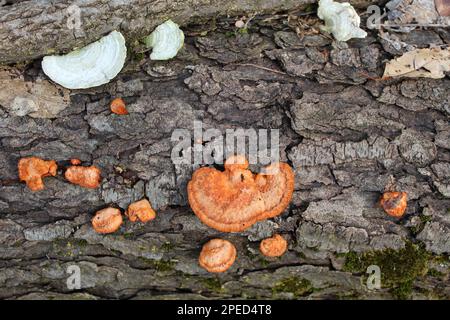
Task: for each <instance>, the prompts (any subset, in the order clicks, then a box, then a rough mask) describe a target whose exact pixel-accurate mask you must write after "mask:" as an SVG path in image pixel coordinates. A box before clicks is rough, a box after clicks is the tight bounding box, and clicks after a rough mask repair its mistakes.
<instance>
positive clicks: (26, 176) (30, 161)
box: [18, 157, 58, 191]
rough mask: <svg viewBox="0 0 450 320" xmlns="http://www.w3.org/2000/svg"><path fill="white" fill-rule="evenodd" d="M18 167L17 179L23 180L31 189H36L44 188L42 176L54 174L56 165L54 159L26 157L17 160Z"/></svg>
mask: <svg viewBox="0 0 450 320" xmlns="http://www.w3.org/2000/svg"><path fill="white" fill-rule="evenodd" d="M18 169H19V179H20V180H21V181H25V182H26V184H27V186H28V188H30V189H31V190H32V191H38V190H43V189H44V182H43V181H42V178H43V177H48V176H56V170H57V169H58V165H57V164H56V162H55V161H54V160H50V161H46V160H42V159H40V158H37V157H28V158H22V159H20V160H19V163H18Z"/></svg>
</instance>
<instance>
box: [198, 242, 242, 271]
mask: <svg viewBox="0 0 450 320" xmlns="http://www.w3.org/2000/svg"><path fill="white" fill-rule="evenodd" d="M234 260H236V248H235V246H234V245H233V244H232V243H231V242H230V241H227V240H223V239H212V240H210V241H208V242H207V243H206V244H205V245H204V246H203V248H202V251H201V252H200V257H199V259H198V262H199V264H200V266H201V267H202V268H204V269H206V270H207V271H209V272H225V271H227V270H228V269H229V268H230V267H231V266H232V265H233V263H234Z"/></svg>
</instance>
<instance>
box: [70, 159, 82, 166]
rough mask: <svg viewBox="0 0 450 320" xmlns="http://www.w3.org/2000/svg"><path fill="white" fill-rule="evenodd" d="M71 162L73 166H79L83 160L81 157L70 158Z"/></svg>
mask: <svg viewBox="0 0 450 320" xmlns="http://www.w3.org/2000/svg"><path fill="white" fill-rule="evenodd" d="M70 164H71V165H73V166H78V165H80V164H81V160H80V159H70Z"/></svg>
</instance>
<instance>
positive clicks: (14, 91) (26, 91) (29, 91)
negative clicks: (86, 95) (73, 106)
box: [0, 69, 70, 118]
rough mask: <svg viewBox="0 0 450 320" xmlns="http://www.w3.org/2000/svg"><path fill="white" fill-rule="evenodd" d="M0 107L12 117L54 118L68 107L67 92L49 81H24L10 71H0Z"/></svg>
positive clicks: (68, 98)
mask: <svg viewBox="0 0 450 320" xmlns="http://www.w3.org/2000/svg"><path fill="white" fill-rule="evenodd" d="M0 105H1V106H2V107H3V108H4V109H5V110H6V111H7V112H8V113H10V114H11V115H13V116H19V117H22V116H26V115H28V116H30V117H33V118H55V117H56V116H57V115H58V113H59V112H61V111H62V110H64V109H65V108H67V107H68V106H69V105H70V97H69V91H68V90H65V89H63V88H58V87H56V86H55V85H53V84H52V83H50V82H49V81H46V80H40V79H38V80H36V81H25V80H24V79H23V77H22V76H17V75H16V74H15V73H14V72H13V71H12V70H9V69H0Z"/></svg>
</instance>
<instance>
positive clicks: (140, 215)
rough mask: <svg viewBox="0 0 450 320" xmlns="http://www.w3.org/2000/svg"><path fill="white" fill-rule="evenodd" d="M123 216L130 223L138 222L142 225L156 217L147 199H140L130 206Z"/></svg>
mask: <svg viewBox="0 0 450 320" xmlns="http://www.w3.org/2000/svg"><path fill="white" fill-rule="evenodd" d="M125 215H126V216H127V217H128V219H130V221H131V222H136V221H137V220H139V221H141V222H144V223H145V222H147V221H150V220H153V219H155V217H156V213H155V211H154V210H153V209H152V206H151V204H150V202H149V201H148V200H147V199H142V200H139V201H136V202H133V203H132V204H130V205H129V206H128V209H127V211H125Z"/></svg>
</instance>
